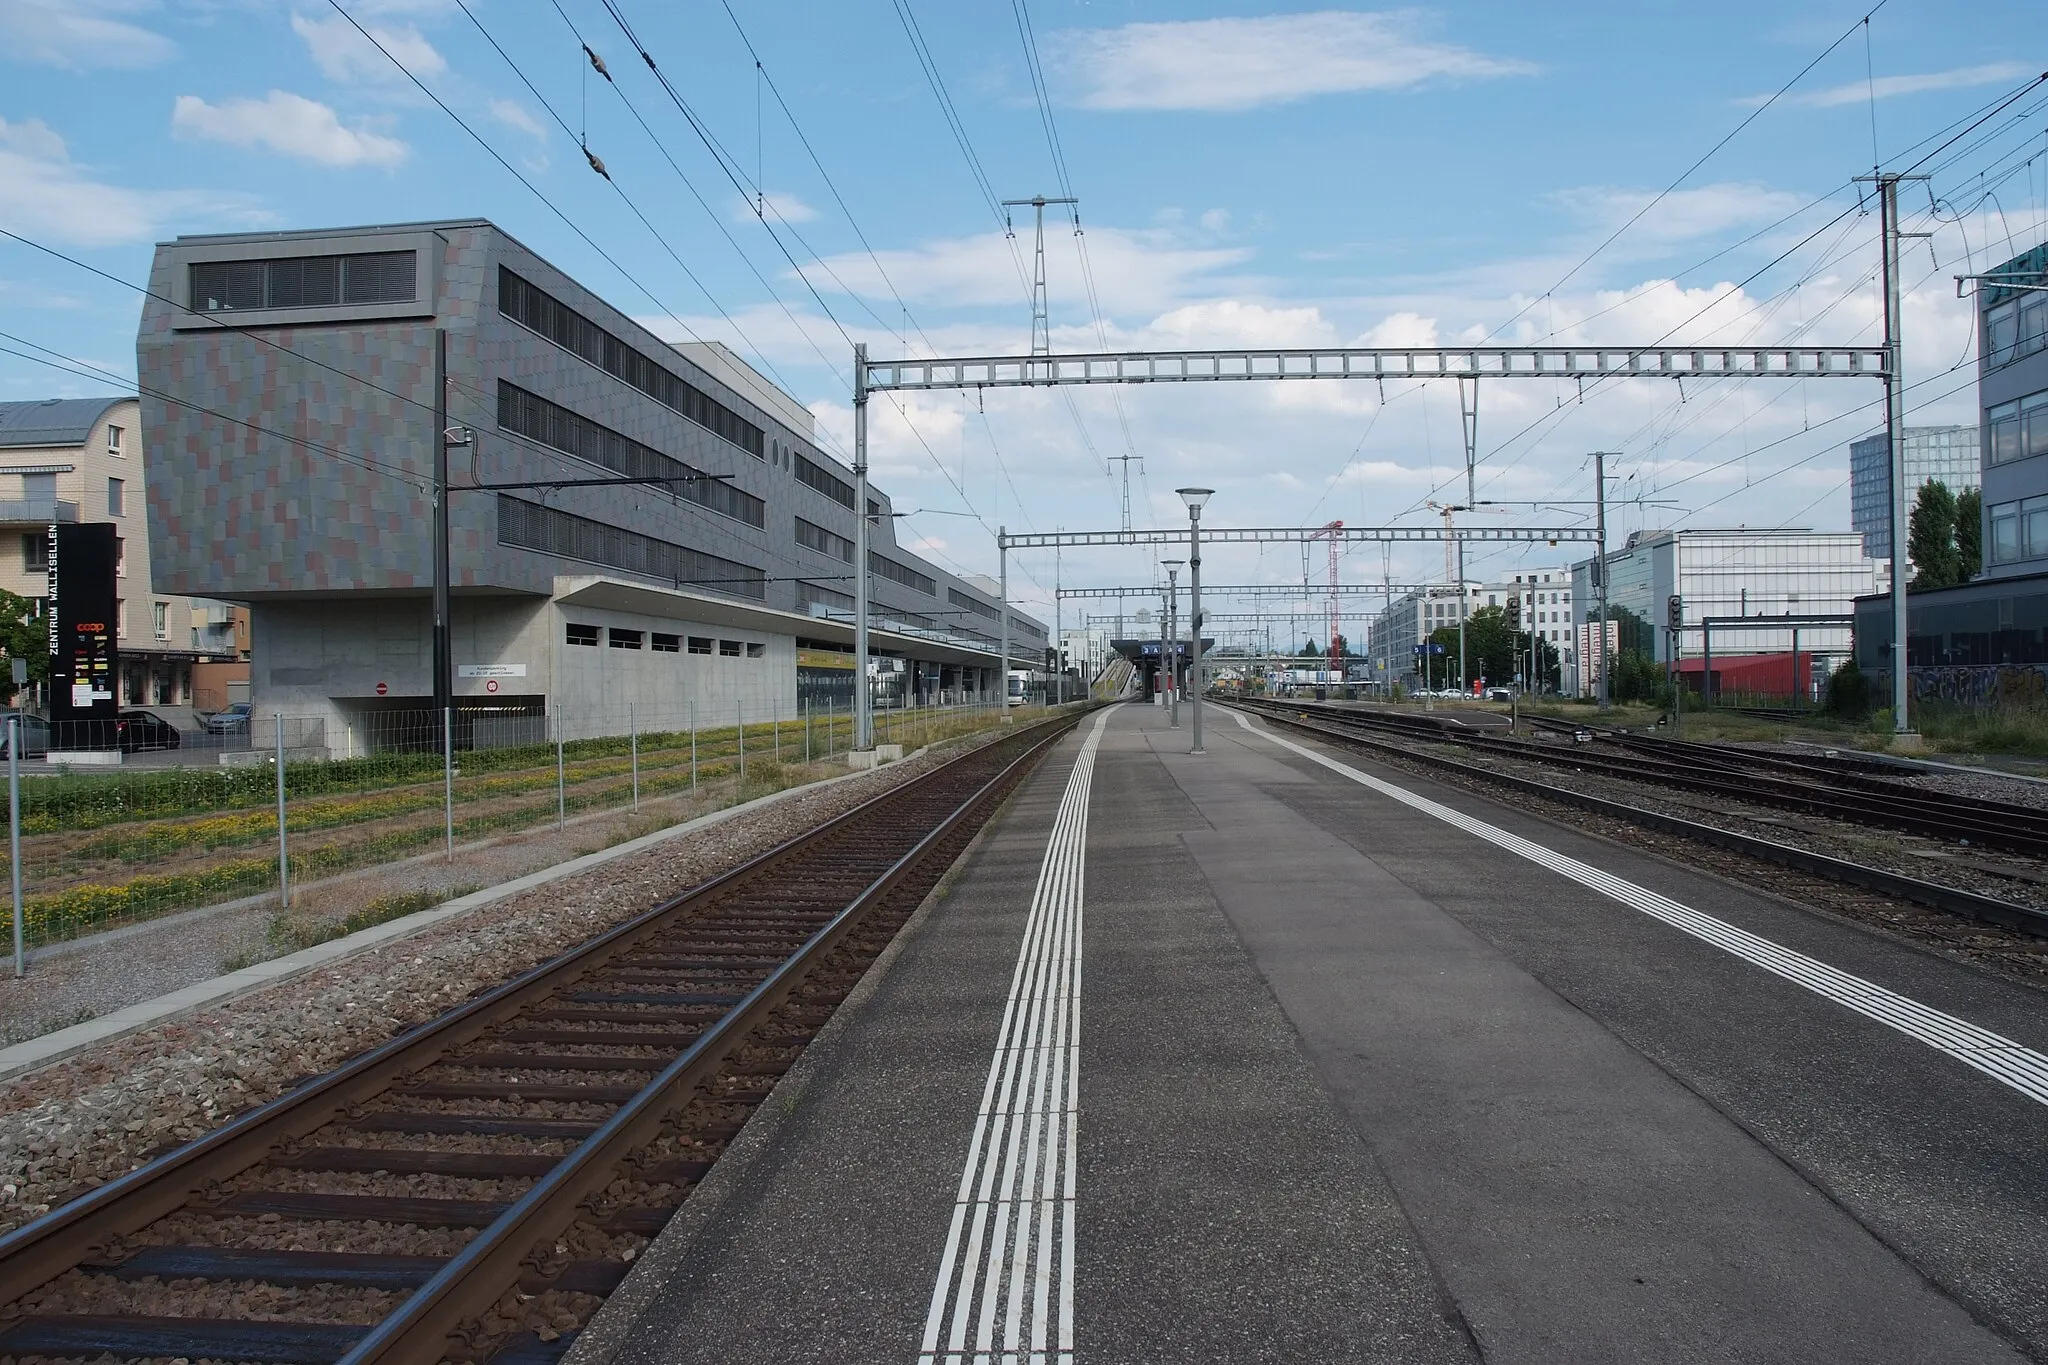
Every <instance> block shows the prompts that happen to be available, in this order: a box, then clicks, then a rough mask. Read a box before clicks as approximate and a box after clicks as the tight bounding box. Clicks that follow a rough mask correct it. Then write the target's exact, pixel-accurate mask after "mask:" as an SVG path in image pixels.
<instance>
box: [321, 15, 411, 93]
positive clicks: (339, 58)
mask: <svg viewBox="0 0 2048 1365" xmlns="http://www.w3.org/2000/svg"><path fill="white" fill-rule="evenodd" d="M363 27H364V28H365V29H367V30H369V33H370V38H374V39H376V43H372V42H371V41H370V39H369V38H365V37H363V35H362V34H361V33H358V32H357V31H356V26H355V25H354V24H351V23H350V22H349V21H348V20H346V19H344V18H343V17H342V16H340V15H339V14H336V15H333V16H331V17H329V18H324V19H317V18H311V17H309V16H307V15H303V14H294V15H293V16H292V31H293V32H294V33H296V34H298V35H299V37H300V38H302V39H304V40H305V44H306V51H307V52H308V53H309V54H311V56H312V58H313V61H314V62H315V63H316V64H317V65H318V66H319V68H320V72H321V74H322V75H324V76H326V77H327V79H328V80H330V81H343V82H353V81H389V80H398V79H402V77H401V76H400V75H399V72H398V70H397V68H395V67H393V66H392V64H391V60H392V58H394V57H395V58H397V60H398V61H399V62H400V63H401V64H402V65H403V66H404V67H405V69H406V70H407V71H410V72H412V73H413V75H415V76H436V75H439V74H440V73H442V72H443V71H446V70H447V69H448V62H447V60H446V59H445V58H443V57H442V56H441V54H440V53H439V52H438V51H436V50H435V48H434V45H433V44H432V43H430V42H428V41H427V40H426V38H425V37H424V36H423V35H422V34H421V33H420V31H419V29H418V28H416V27H414V26H413V25H411V24H406V25H403V26H401V27H392V26H387V25H383V24H364V25H363ZM378 44H382V45H383V47H384V50H385V52H389V53H390V54H391V56H390V57H386V56H385V55H384V53H383V52H379V51H378V50H377V45H378Z"/></svg>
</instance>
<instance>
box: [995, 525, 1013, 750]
mask: <svg viewBox="0 0 2048 1365" xmlns="http://www.w3.org/2000/svg"><path fill="white" fill-rule="evenodd" d="M996 572H997V574H998V577H997V579H996V584H997V586H996V597H997V598H998V599H1000V602H1001V606H1002V617H1003V621H1002V627H1003V629H1002V636H1003V645H1002V648H1003V659H1002V662H1001V663H999V664H997V665H996V674H997V678H996V682H997V686H999V687H1000V688H1001V689H1002V694H1003V701H1002V706H1003V721H1004V723H1005V724H1007V723H1008V722H1009V719H1010V528H1009V527H1007V526H998V527H996Z"/></svg>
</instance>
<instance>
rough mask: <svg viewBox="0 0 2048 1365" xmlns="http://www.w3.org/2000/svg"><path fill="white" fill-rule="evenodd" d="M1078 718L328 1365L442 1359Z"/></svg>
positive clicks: (898, 866)
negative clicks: (619, 1169) (929, 861)
mask: <svg viewBox="0 0 2048 1365" xmlns="http://www.w3.org/2000/svg"><path fill="white" fill-rule="evenodd" d="M1078 720H1079V717H1078V716H1074V717H1063V718H1062V719H1061V720H1059V721H1055V722H1053V723H1052V726H1051V730H1052V732H1051V733H1049V734H1047V735H1045V736H1044V737H1042V738H1040V739H1039V740H1037V742H1035V743H1033V744H1032V745H1031V746H1030V747H1029V748H1027V749H1026V750H1025V751H1024V752H1023V753H1022V754H1020V755H1018V756H1017V758H1015V759H1013V760H1012V761H1011V762H1009V763H1007V764H1005V765H1004V766H1003V768H1002V770H1001V771H1000V772H998V773H996V775H995V776H994V777H991V778H990V779H989V780H988V781H987V782H986V783H984V784H983V785H982V786H981V788H980V789H979V790H977V791H976V792H975V793H974V794H973V795H972V796H970V797H968V798H967V799H966V800H965V801H963V802H961V803H960V805H959V806H958V807H956V808H955V809H954V811H953V812H952V814H950V815H948V816H947V817H946V818H945V819H944V820H943V821H942V822H940V824H939V825H938V826H936V827H935V828H933V829H932V830H930V831H929V832H927V833H926V835H925V836H924V838H922V839H920V840H919V841H918V842H917V844H916V845H915V846H914V847H913V848H912V849H911V850H910V851H909V852H908V853H905V854H904V855H903V856H902V857H901V858H899V859H897V860H896V862H895V863H894V864H893V865H892V866H891V867H890V868H889V869H888V871H886V872H884V873H883V874H882V875H881V876H880V877H878V878H876V879H875V881H873V882H872V883H870V884H869V885H868V887H867V889H866V890H864V891H862V892H861V893H860V895H858V896H857V897H855V898H854V900H853V901H852V902H851V903H850V904H848V905H847V906H846V907H845V908H844V909H842V910H840V911H839V912H838V914H836V915H834V916H833V917H832V919H831V920H830V921H829V922H828V923H826V924H825V925H824V926H823V927H821V928H819V929H818V930H817V931H816V932H815V933H813V934H812V935H811V937H810V938H809V939H808V940H806V941H805V943H804V944H803V946H802V947H800V948H798V949H797V950H796V951H795V952H794V953H792V954H791V955H790V956H789V957H788V958H787V959H785V960H784V961H783V963H782V965H781V966H779V967H777V968H776V969H775V970H774V972H772V973H771V974H770V975H769V977H768V979H767V980H765V981H763V982H762V983H761V984H760V985H758V986H756V987H755V988H754V989H753V990H752V991H751V992H749V993H748V995H747V996H746V998H745V999H743V1000H742V1001H741V1002H740V1003H739V1004H737V1005H735V1006H734V1007H733V1008H732V1009H730V1010H728V1011H727V1012H726V1013H725V1014H723V1015H721V1016H720V1017H719V1019H718V1020H717V1022H716V1023H714V1024H712V1025H711V1026H710V1027H709V1028H707V1029H705V1030H704V1032H703V1033H702V1034H700V1035H699V1036H698V1038H697V1040H696V1041H695V1042H693V1043H691V1044H690V1046H689V1048H688V1049H687V1050H685V1051H684V1052H683V1054H682V1055H681V1056H680V1057H677V1058H676V1059H675V1060H674V1061H673V1062H671V1063H669V1065H668V1066H667V1067H666V1068H664V1069H663V1070H662V1071H661V1073H660V1074H659V1075H657V1076H656V1077H655V1078H654V1079H653V1080H651V1081H649V1082H648V1083H647V1085H646V1086H645V1087H643V1088H642V1089H641V1090H640V1092H639V1093H638V1094H637V1095H635V1096H634V1097H633V1098H632V1099H631V1100H628V1101H627V1102H626V1103H625V1104H624V1105H622V1106H620V1108H619V1109H618V1110H617V1111H615V1112H614V1113H613V1114H612V1116H611V1117H610V1118H608V1119H606V1120H605V1121H604V1122H603V1123H602V1124H601V1125H600V1126H599V1127H598V1130H597V1131H596V1132H595V1133H593V1134H591V1135H590V1136H589V1137H587V1138H585V1139H584V1140H583V1141H582V1142H581V1143H580V1144H578V1145H577V1147H576V1148H575V1150H573V1151H571V1152H570V1153H569V1154H568V1155H567V1156H566V1157H564V1158H563V1159H562V1161H561V1162H560V1163H558V1164H557V1165H556V1166H555V1167H554V1169H553V1170H551V1171H549V1172H548V1173H547V1174H546V1175H544V1176H542V1177H541V1178H540V1179H539V1180H538V1181H536V1182H534V1184H533V1185H532V1186H531V1187H529V1188H528V1189H527V1191H526V1192H525V1193H524V1194H522V1195H521V1196H520V1197H519V1198H518V1199H517V1200H516V1201H514V1203H513V1205H512V1207H511V1208H509V1209H507V1210H506V1211H505V1212H504V1213H503V1214H501V1215H500V1216H499V1217H498V1219H497V1221H496V1222H494V1223H492V1224H491V1225H490V1226H488V1227H486V1228H484V1229H483V1230H482V1231H481V1232H479V1233H477V1235H476V1236H475V1237H474V1238H472V1239H471V1240H470V1241H469V1242H468V1243H467V1244H466V1245H465V1246H464V1247H463V1248H462V1250H461V1251H459V1252H457V1253H456V1254H455V1255H454V1256H453V1257H452V1258H450V1260H449V1261H448V1263H447V1264H446V1265H444V1266H443V1267H442V1268H441V1269H440V1270H439V1271H438V1272H436V1274H435V1275H434V1277H433V1278H432V1279H430V1280H428V1281H427V1282H426V1283H425V1284H424V1285H421V1286H420V1288H419V1289H417V1290H416V1291H414V1293H413V1295H412V1297H411V1298H409V1299H407V1300H406V1301H405V1302H404V1303H402V1304H400V1305H399V1306H398V1307H397V1308H396V1309H394V1310H393V1311H392V1312H391V1313H390V1314H389V1315H387V1316H386V1317H385V1318H384V1320H383V1321H382V1322H380V1323H378V1324H377V1325H376V1326H375V1327H373V1328H372V1329H370V1332H369V1334H368V1335H367V1336H365V1337H364V1338H363V1339H362V1340H361V1341H359V1342H357V1343H356V1345H355V1347H354V1348H353V1349H352V1350H350V1351H349V1352H348V1354H346V1355H344V1356H342V1357H341V1359H340V1360H339V1361H338V1362H337V1365H382V1363H383V1362H390V1361H420V1360H438V1359H440V1358H442V1354H443V1351H444V1349H445V1347H446V1345H447V1343H448V1339H449V1337H450V1335H451V1334H452V1333H453V1332H454V1331H455V1329H456V1328H457V1327H459V1326H460V1325H461V1324H462V1323H463V1322H465V1321H466V1320H468V1319H469V1318H471V1317H474V1316H477V1315H479V1314H481V1313H482V1312H483V1311H484V1310H486V1309H488V1308H489V1307H490V1306H491V1305H492V1304H493V1303H495V1302H497V1300H498V1298H499V1297H500V1295H502V1294H503V1293H504V1288H505V1286H506V1285H507V1284H510V1283H513V1282H515V1281H517V1279H518V1278H519V1273H520V1263H521V1262H522V1261H523V1260H524V1259H525V1257H526V1255H527V1253H528V1252H529V1251H530V1250H531V1249H532V1248H533V1246H534V1244H535V1243H537V1242H540V1241H542V1240H543V1239H550V1238H553V1237H554V1236H555V1235H556V1234H557V1233H559V1232H560V1231H561V1230H562V1229H563V1228H565V1227H567V1226H568V1225H569V1224H570V1223H572V1222H573V1221H574V1220H575V1218H576V1216H577V1210H578V1206H579V1205H580V1204H581V1203H582V1202H583V1200H585V1199H587V1198H588V1197H590V1196H591V1195H593V1194H596V1193H597V1192H598V1191H600V1190H602V1189H603V1188H604V1187H605V1185H607V1184H608V1183H610V1181H611V1180H612V1179H613V1177H614V1174H615V1167H616V1165H617V1163H618V1162H619V1160H620V1159H621V1158H622V1157H624V1156H625V1155H626V1154H627V1153H629V1152H631V1151H632V1150H633V1149H635V1148H636V1147H640V1146H642V1145H644V1144H645V1143H647V1142H648V1141H650V1140H651V1139H653V1138H654V1137H655V1136H656V1134H657V1133H658V1132H659V1131H660V1128H661V1125H662V1124H663V1123H664V1122H665V1121H666V1120H667V1119H668V1117H669V1115H670V1113H671V1112H672V1111H674V1110H675V1109H677V1108H679V1107H681V1106H682V1105H683V1104H685V1103H687V1102H688V1101H689V1099H690V1098H691V1097H692V1096H693V1095H694V1094H695V1093H696V1091H697V1089H698V1087H699V1086H701V1085H702V1084H703V1083H704V1082H705V1081H707V1080H711V1079H713V1078H715V1077H716V1076H717V1074H718V1068H719V1067H720V1066H721V1065H722V1064H723V1063H724V1062H725V1060H726V1058H727V1057H728V1055H729V1054H731V1053H732V1051H733V1050H734V1049H736V1048H738V1047H739V1046H740V1045H741V1044H742V1043H743V1042H745V1040H746V1038H747V1036H748V1035H749V1034H750V1033H752V1032H753V1030H754V1029H755V1027H756V1026H758V1025H759V1024H760V1023H761V1022H762V1021H764V1020H765V1019H766V1018H767V1017H768V1015H769V1014H770V1013H771V1012H773V1011H774V1009H775V1008H776V1007H777V1006H779V1005H780V1004H782V1003H783V1001H784V1000H786V999H787V998H788V997H789V995H790V994H791V993H792V992H794V991H795V990H796V988H797V987H798V986H799V985H801V984H802V982H803V980H804V978H805V977H806V976H808V975H809V973H810V972H811V970H812V969H813V968H814V967H815V966H816V965H817V963H818V962H819V961H820V960H822V959H823V958H824V956H825V955H826V954H827V953H828V952H830V951H831V949H833V948H834V947H836V946H838V944H839V943H840V942H841V941H842V940H843V939H845V937H846V936H847V935H848V934H849V933H850V932H852V930H853V928H854V927H855V926H856V925H857V924H858V923H859V922H860V921H861V920H862V919H863V918H865V917H866V915H867V914H868V912H869V911H870V910H872V909H873V908H874V907H875V906H876V905H877V904H879V903H880V902H881V900H882V899H883V898H884V897H885V896H887V895H888V894H889V893H890V892H891V891H893V890H894V889H895V888H896V886H897V885H898V884H899V883H901V882H902V881H903V880H904V879H905V878H906V877H908V876H909V875H910V874H911V872H912V871H914V870H915V869H916V868H917V867H918V866H919V865H920V864H921V863H923V862H924V861H925V859H926V858H928V857H929V856H930V855H931V852H932V850H933V849H934V848H935V847H936V846H937V845H938V843H939V841H940V840H942V839H943V838H945V836H946V835H948V834H950V833H951V832H952V831H953V830H954V829H955V828H956V827H957V826H959V825H960V823H961V822H962V821H964V820H966V819H968V818H969V816H970V815H971V814H973V812H974V811H975V810H976V808H977V807H979V806H980V805H981V804H982V803H983V802H984V801H986V800H988V799H989V797H990V796H991V795H992V794H993V793H995V792H996V791H997V790H998V789H999V788H1000V787H1002V786H1003V785H1004V784H1005V783H1007V782H1008V781H1009V780H1010V778H1011V777H1012V775H1013V774H1015V773H1016V772H1017V771H1018V769H1019V768H1020V767H1022V766H1023V765H1024V764H1026V763H1027V762H1029V761H1031V760H1033V759H1035V758H1036V757H1037V756H1038V755H1040V754H1042V753H1043V752H1044V751H1045V750H1046V749H1047V748H1049V747H1050V746H1051V745H1053V744H1055V743H1057V742H1058V741H1059V740H1060V739H1061V738H1062V737H1063V736H1064V735H1065V734H1066V733H1067V731H1068V730H1070V729H1072V728H1073V726H1074V725H1075V724H1076V723H1077V722H1078Z"/></svg>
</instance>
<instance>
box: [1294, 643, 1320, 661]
mask: <svg viewBox="0 0 2048 1365" xmlns="http://www.w3.org/2000/svg"><path fill="white" fill-rule="evenodd" d="M1294 657H1295V658H1297V659H1321V658H1324V657H1326V656H1325V655H1324V653H1323V647H1322V646H1321V645H1319V644H1317V643H1316V642H1315V641H1314V640H1310V641H1309V642H1308V643H1307V644H1305V645H1303V646H1302V647H1301V652H1300V653H1298V654H1296V655H1295V656H1294Z"/></svg>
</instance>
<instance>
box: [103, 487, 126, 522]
mask: <svg viewBox="0 0 2048 1365" xmlns="http://www.w3.org/2000/svg"><path fill="white" fill-rule="evenodd" d="M127 492H128V485H127V483H126V482H125V481H123V480H121V479H108V480H107V515H108V516H110V517H120V516H126V515H127V505H126V504H127V501H128V499H127Z"/></svg>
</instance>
